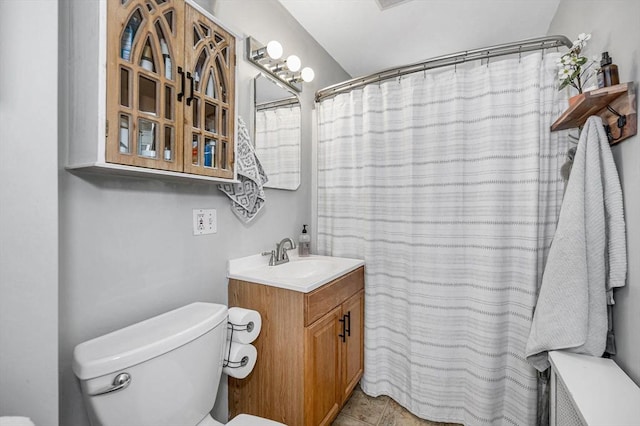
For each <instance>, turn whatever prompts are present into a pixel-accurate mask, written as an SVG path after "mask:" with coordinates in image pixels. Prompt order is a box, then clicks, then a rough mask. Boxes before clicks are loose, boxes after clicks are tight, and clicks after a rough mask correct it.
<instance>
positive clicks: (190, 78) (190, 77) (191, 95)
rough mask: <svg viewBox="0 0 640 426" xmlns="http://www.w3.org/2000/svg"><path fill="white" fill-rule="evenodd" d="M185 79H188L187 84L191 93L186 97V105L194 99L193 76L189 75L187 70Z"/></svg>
mask: <svg viewBox="0 0 640 426" xmlns="http://www.w3.org/2000/svg"><path fill="white" fill-rule="evenodd" d="M187 80H189V81H190V83H189V86H190V87H191V94H190V95H189V97H188V98H187V105H191V101H192V100H193V99H194V98H193V76H192V75H191V73H190V72H187Z"/></svg>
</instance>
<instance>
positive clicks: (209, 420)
mask: <svg viewBox="0 0 640 426" xmlns="http://www.w3.org/2000/svg"><path fill="white" fill-rule="evenodd" d="M197 426H286V425H285V424H284V423H278V422H275V421H273V420H269V419H264V418H262V417H256V416H251V415H249V414H239V415H237V416H236V417H234V418H233V420H231V421H230V422H229V423H227V424H226V425H223V424H222V423H219V422H217V421H215V420H214V419H213V417H211V416H207V417H205V418H204V419H202V421H201V422H200V423H198V425H197Z"/></svg>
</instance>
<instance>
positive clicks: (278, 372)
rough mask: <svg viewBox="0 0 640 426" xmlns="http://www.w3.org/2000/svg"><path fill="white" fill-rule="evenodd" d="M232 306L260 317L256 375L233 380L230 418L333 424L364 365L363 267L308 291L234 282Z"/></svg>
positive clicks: (231, 284)
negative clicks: (243, 415) (259, 418)
mask: <svg viewBox="0 0 640 426" xmlns="http://www.w3.org/2000/svg"><path fill="white" fill-rule="evenodd" d="M229 306H240V307H243V308H248V309H254V310H256V311H258V312H260V315H261V316H262V331H261V333H260V336H259V337H258V339H256V341H255V342H254V343H253V344H254V345H255V346H256V348H257V350H258V359H257V362H256V366H255V368H254V370H253V372H252V373H251V374H250V375H249V376H248V377H247V378H245V379H242V380H238V379H233V378H231V377H230V378H229V414H230V417H235V416H236V415H238V414H240V413H247V414H253V415H256V416H261V417H265V418H269V419H272V420H276V421H279V422H282V423H285V424H287V425H289V426H317V425H328V424H331V421H332V420H333V419H335V417H336V416H337V415H338V412H339V411H340V408H341V407H342V406H343V405H344V403H345V402H346V401H347V399H348V398H349V396H350V395H351V393H352V392H353V389H354V388H355V386H356V385H357V383H358V381H359V380H360V377H362V373H363V370H364V340H363V339H364V267H360V268H358V269H356V270H354V271H352V272H349V273H347V274H345V275H343V276H342V277H340V278H337V279H335V280H334V281H331V282H329V283H327V284H325V285H323V286H322V287H320V288H318V289H316V290H314V291H312V292H310V293H306V294H305V293H301V292H297V291H292V290H287V289H282V288H277V287H271V286H267V285H262V284H256V283H250V282H246V281H239V280H234V279H231V280H229Z"/></svg>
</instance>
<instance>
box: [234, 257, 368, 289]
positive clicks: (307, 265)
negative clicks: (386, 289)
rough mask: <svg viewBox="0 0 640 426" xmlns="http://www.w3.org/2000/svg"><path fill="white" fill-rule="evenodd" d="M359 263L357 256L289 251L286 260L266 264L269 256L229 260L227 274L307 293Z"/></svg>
mask: <svg viewBox="0 0 640 426" xmlns="http://www.w3.org/2000/svg"><path fill="white" fill-rule="evenodd" d="M362 265H364V261H363V260H360V259H350V258H345V257H332V256H318V255H311V256H308V257H298V255H297V253H289V262H287V263H283V264H281V265H277V266H269V256H262V255H259V254H257V255H253V256H247V257H242V258H239V259H231V260H229V261H228V262H227V277H228V278H231V279H236V280H242V281H249V282H254V283H258V284H265V285H269V286H273V287H279V288H284V289H287V290H294V291H299V292H302V293H309V292H310V291H313V290H315V289H316V288H318V287H320V286H322V285H324V284H326V283H328V282H330V281H332V280H334V279H336V278H338V277H341V276H342V275H344V274H346V273H349V272H351V271H353V270H355V269H358V268H359V267H360V266H362Z"/></svg>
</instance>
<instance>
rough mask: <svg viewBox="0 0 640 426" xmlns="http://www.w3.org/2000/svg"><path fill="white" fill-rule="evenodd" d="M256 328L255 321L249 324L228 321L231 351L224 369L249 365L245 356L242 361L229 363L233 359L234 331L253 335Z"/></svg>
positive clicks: (224, 363)
mask: <svg viewBox="0 0 640 426" xmlns="http://www.w3.org/2000/svg"><path fill="white" fill-rule="evenodd" d="M254 327H255V326H254V324H253V321H249V322H248V323H247V324H234V323H232V322H229V321H227V330H231V336H230V337H229V351H228V352H227V356H226V357H225V359H224V362H223V364H222V367H229V368H242V367H244V366H245V365H247V364H248V363H249V357H248V356H243V357H242V359H241V360H240V361H229V358H231V344H232V343H231V342H232V341H233V332H234V331H247V332H249V333H251V332H252V331H253V328H254Z"/></svg>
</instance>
